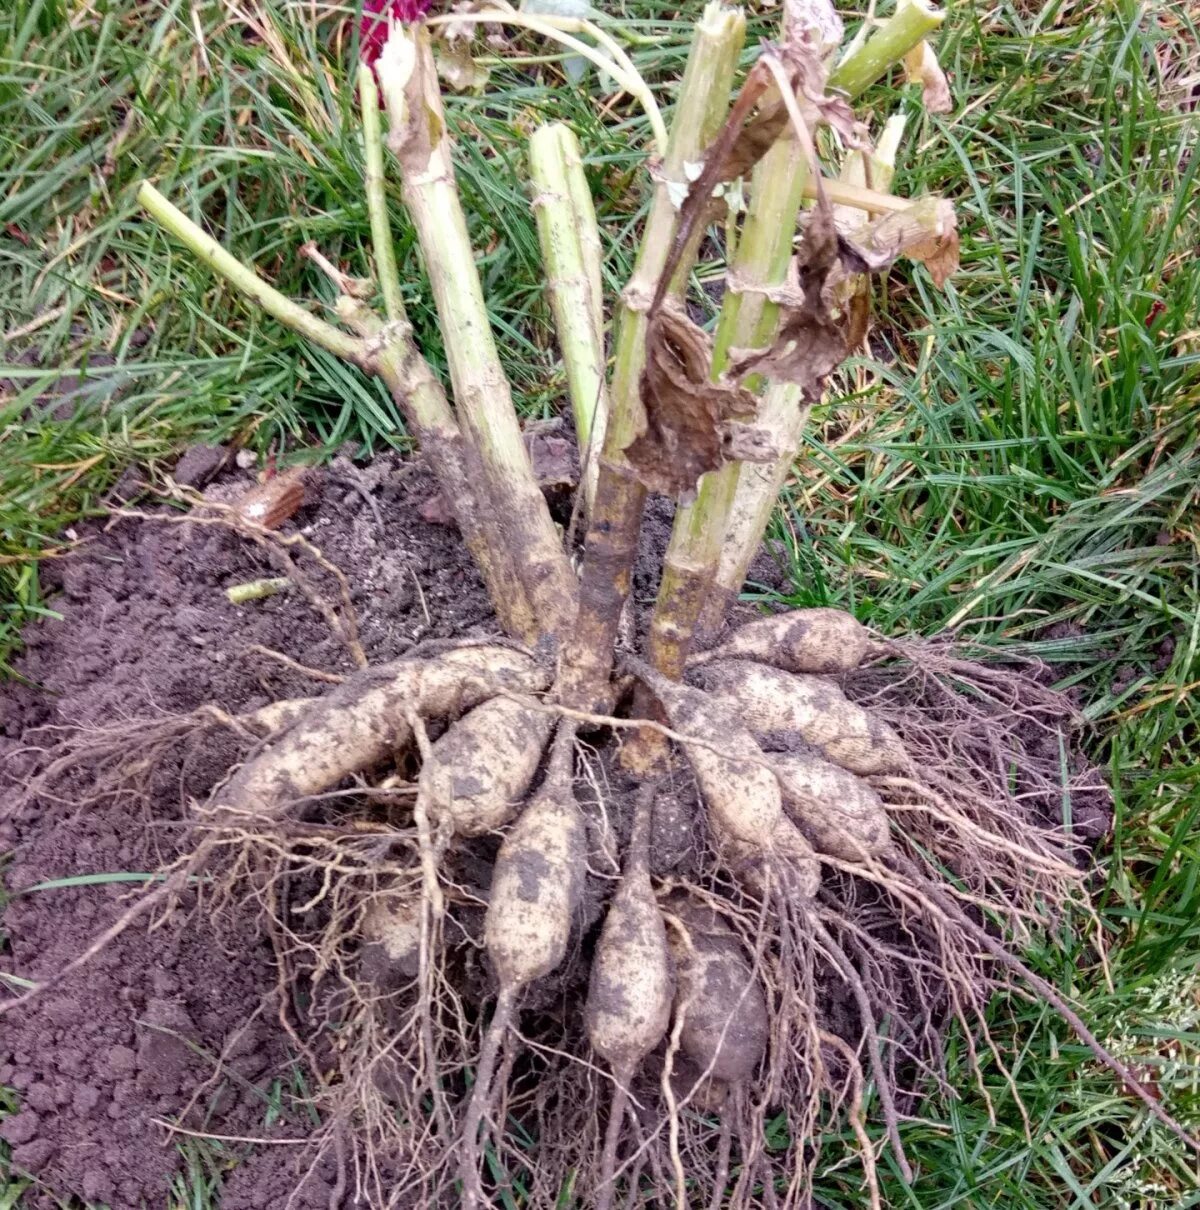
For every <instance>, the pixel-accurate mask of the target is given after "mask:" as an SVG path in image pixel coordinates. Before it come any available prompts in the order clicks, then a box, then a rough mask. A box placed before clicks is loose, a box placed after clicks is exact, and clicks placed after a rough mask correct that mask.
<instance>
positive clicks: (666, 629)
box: [647, 139, 811, 734]
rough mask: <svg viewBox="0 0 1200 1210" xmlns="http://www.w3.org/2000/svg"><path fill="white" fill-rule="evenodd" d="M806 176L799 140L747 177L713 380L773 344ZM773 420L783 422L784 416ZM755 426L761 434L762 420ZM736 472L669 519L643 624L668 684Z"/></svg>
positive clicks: (710, 577)
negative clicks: (748, 190)
mask: <svg viewBox="0 0 1200 1210" xmlns="http://www.w3.org/2000/svg"><path fill="white" fill-rule="evenodd" d="M810 175H811V172H810V163H809V150H808V148H807V147H805V146H804V145H803V144H802V143H801V141H800V140H798V139H781V140H780V141H779V142H777V143H776V144H775V145H774V146H773V147H772V148H771V149H770V151H768V152H767V154H766V155H765V156H763V158H762V160H760V161H759V163H758V165H757V167H756V168H755V170H754V176H753V179H752V189H753V193H752V196H751V201H750V209H749V211H748V213H747V215H746V221H745V224H744V226H743V229H742V235H741V239H740V241H739V243H738V250H737V254H736V256H735V258H734V261H733V264H732V265H731V266H730V270H729V275H728V280H727V284H726V292H725V298H724V301H723V303H722V306H721V315H720V319H719V320H718V322H717V332H716V338H715V340H714V342H713V366H712V372H713V377H714V378H716V377H718V376H719V375H720V374H721V372H722V371H723V370H724V369H725V365H726V362H727V360H728V357H729V350H730V349H731V348H746V347H752V348H759V347H762V346H764V345H767V344H770V342H771V341H772V339H773V338H774V335H775V332H776V330H777V328H778V326H779V307H778V305H777V304H776V303H774V302H772V301H771V300H770V298H769V297H768V293H769V292H770V291H771V290H773V289H775V288H777V287H780V286H782V285H783V284H784V282H785V281H786V279H787V269H788V263H789V262H790V260H791V256H792V236H793V233H794V232H795V229H796V221H797V217H798V212H799V209H800V205H801V201H802V199H803V196H804V188H805V185H806V184H807V183H808V179H809V176H810ZM793 398H794V397H793ZM779 402H780V403H782V402H783V399H782V397H781V399H780V400H779ZM797 403H798V399H797ZM773 419H774V420H775V421H776V423H782V424H785V425H786V423H787V418H786V417H783V416H778V417H773ZM759 425H760V427H765V426H764V425H763V422H762V419H761V418H760V420H759ZM768 431H771V432H774V431H775V430H774V429H770V430H768ZM740 466H741V464H740V463H736V462H732V463H729V464H728V465H727V466H724V467H722V468H721V469H720V470H719V471H714V472H712V473H710V474H708V475H705V476H704V477H703V478H702V479H701V480H700V484H699V488H698V490H697V494H696V499H695V500H694V501H693V502H692V503H691V504H687V505H683V506H681V507H680V508H679V510H678V511H677V512H676V514H675V525H674V528H673V529H672V531H671V542H670V545H669V547H668V548H667V556H666V560H665V563H664V565H663V578H662V585H661V587H660V589H659V594H658V601H657V602H656V604H655V609H654V617H653V619H652V621H651V624H650V660H651V663H653V665H654V666H655V668H657V669H658V670H659V671H660V672H662V673H663V674H664V675H665V676H669V677H671V678H672V679H673V680H676V679H678V678H679V677H681V676H682V675H683V669H684V665H685V664H686V662H687V657H688V653H689V651H690V650H691V646H692V640H693V638H694V636H695V631H696V626H697V623H698V622H699V620H700V616H701V613H702V612H703V610H704V608H705V605H706V603H707V601H708V599H709V597H710V596H711V594H712V586H713V583H714V581H715V580H716V577H717V570H718V566H719V563H720V558H721V548H722V545H723V543H724V540H725V532H726V528H727V524H728V519H729V513H730V510H731V509H732V507H733V500H734V494H735V492H736V490H737V484H738V477H739V470H740ZM647 734H649V733H647Z"/></svg>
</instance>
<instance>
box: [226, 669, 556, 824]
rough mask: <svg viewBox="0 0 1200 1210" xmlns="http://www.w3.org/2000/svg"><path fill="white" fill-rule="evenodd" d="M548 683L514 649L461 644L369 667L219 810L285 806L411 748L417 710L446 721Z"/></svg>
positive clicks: (239, 780) (242, 781) (314, 711)
mask: <svg viewBox="0 0 1200 1210" xmlns="http://www.w3.org/2000/svg"><path fill="white" fill-rule="evenodd" d="M548 682H549V677H548V675H547V673H546V671H545V669H544V668H542V667H541V666H540V665H538V664H536V663H534V661H533V660H532V659H530V657H529V656H527V655H523V654H521V653H520V652H518V651H513V650H511V649H510V648H507V647H490V646H480V647H460V648H455V649H453V650H451V651H448V652H446V653H444V654H443V655H440V656H438V657H437V658H436V659H427V660H397V661H395V662H394V663H391V664H383V665H380V666H379V667H377V668H366V669H363V670H362V671H361V672H359V673H356V674H355V675H354V676H352V677H350V678H349V679H347V680H346V681H344V682H343V683H342V684H340V685H339V686H338V687H337V688H336V689H334V690H333V691H332V692H331V693H329V694H328V695H327V696H325V697H323V698H321V699H319V700H318V701H315V702H314V703H313V705H312V707H311V709H309V710H308V711H307V712H306V713H305V715H304V716H303V718H302V720H301V721H299V722H298V723H296V724H295V725H293V726H292V727H290V728H289V729H288V730H287V731H285V732H284V733H283V734H282V735H281V736H280V737H279V738H278V739H277V740H276V741H275V742H274V743H273V744H271V745H270V746H269V747H268V748H267V749H266V750H265V751H264V752H262V753H261V754H260V755H259V756H257V757H255V758H254V759H253V760H251V761H250V762H249V763H248V764H246V765H245V766H243V768H241V769H240V770H239V771H238V772H237V774H235V776H234V777H233V778H231V779H230V781H229V782H228V783H227V784H226V785H225V786H224V787H223V788H222V789H221V790H219V791H218V792H217V795H216V797H215V811H217V812H230V813H239V814H241V813H247V814H255V815H258V814H262V815H269V814H272V813H277V812H281V811H284V810H286V809H287V808H288V807H289V806H291V805H292V804H293V803H294V802H295V801H296V800H298V799H301V798H306V797H308V796H310V795H314V794H320V793H321V792H322V791H324V790H328V789H329V788H330V787H332V786H336V785H337V784H338V782H340V781H341V780H342V779H343V778H346V777H349V776H350V775H351V774H353V773H358V772H361V771H362V770H364V769H368V768H370V767H371V766H373V765H377V764H380V763H381V762H382V761H384V760H386V759H387V758H389V757H391V756H393V755H394V754H395V753H396V751H397V750H402V749H403V748H404V747H406V746H407V744H408V743H409V742H410V741H411V739H412V734H411V729H410V727H409V725H408V723H407V721H406V716H407V714H408V712H409V711H411V710H415V711H416V712H417V713H418V714H419V715H422V716H423V717H426V718H445V717H447V716H449V715H453V714H458V713H460V712H461V711H463V710H467V709H470V708H471V707H472V706H475V705H478V704H479V703H480V702H482V701H485V700H487V699H488V698H490V697H494V696H495V694H496V693H497V692H499V691H500V690H502V689H503V690H511V691H513V692H524V693H530V692H537V691H538V690H541V689H544V688H545V687H546V685H547V684H548Z"/></svg>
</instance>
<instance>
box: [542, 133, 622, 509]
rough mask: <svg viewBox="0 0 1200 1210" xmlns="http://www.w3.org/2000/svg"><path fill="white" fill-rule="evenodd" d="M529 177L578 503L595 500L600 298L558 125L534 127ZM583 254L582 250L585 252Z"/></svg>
mask: <svg viewBox="0 0 1200 1210" xmlns="http://www.w3.org/2000/svg"><path fill="white" fill-rule="evenodd" d="M529 173H530V177H531V178H532V181H533V189H534V197H533V208H534V213H535V215H536V216H537V227H538V239H539V241H540V243H541V248H542V259H543V260H544V261H545V264H546V286H547V288H548V289H549V291H550V305H551V308H552V310H553V312H554V327H555V332H556V334H557V336H558V344H559V348H560V349H561V350H562V358H563V366H564V368H565V369H566V374H567V389H568V391H569V393H570V396H571V409H572V412H573V413H574V416H575V434H576V437H577V440H578V443H579V455H580V462H581V464H582V469H583V473H582V483H581V490H582V491H583V496H584V501H585V503H586V505H587V511H588V514H589V515H590V513H591V509H592V505H593V503H594V501H595V498H596V478H597V474H598V471H599V453H600V443H601V442H603V440H604V427H605V424H606V423H607V420H608V383H607V382H606V381H605V356H604V328H603V319H602V315H603V300H602V298H601V297H600V283H599V280H598V278H599V270H600V259H599V248H600V236H599V232H598V230H597V227H596V212H595V210H594V209H593V207H592V198H591V194H590V193H589V192H588V190H587V181H586V180H585V179H583V165H582V162H581V160H580V155H579V142H578V140H577V139H576V138H575V135H574V134H573V133H572V132H571V131H570V130H569V129H568V128H567V127H566V126H564V125H562V124H561V123H559V122H556V123H554V124H552V125H550V126H542V127H540V128H539V129H537V130H536V131H534V133H533V137H532V138H531V139H530V140H529ZM585 248H586V249H587V250H586V252H585Z"/></svg>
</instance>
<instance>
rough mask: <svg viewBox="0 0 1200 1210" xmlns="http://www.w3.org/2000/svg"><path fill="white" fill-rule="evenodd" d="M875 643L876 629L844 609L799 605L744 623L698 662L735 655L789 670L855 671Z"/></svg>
mask: <svg viewBox="0 0 1200 1210" xmlns="http://www.w3.org/2000/svg"><path fill="white" fill-rule="evenodd" d="M874 646H875V643H874V640H873V639H872V638H871V633H870V631H869V630H867V628H866V627H865V626H864V625H863V624H862V623H861V622H859V621H858V619H857V618H855V617H853V616H851V615H850V614H848V613H845V612H844V611H843V610H841V609H828V608H817V609H793V610H791V611H790V612H788V613H779V614H775V615H774V616H772V617H767V618H756V619H755V620H754V621H753V622H747V623H746V624H745V625H744V626H739V627H738V628H737V629H736V630H734V631H733V632H732V633H731V634H729V635H728V636H727V637H726V638H725V639H724V640H723V641H722V642H721V643H719V644H718V645H717V646H716V647H714V648H713V649H712V650H711V651H706V652H704V653H703V654H702V655H699V656H697V657H696V659H695V663H697V664H700V663H707V662H708V661H710V660H713V659H724V658H726V657H728V656H734V657H736V658H739V659H749V660H759V661H761V662H762V663H764V664H773V665H774V666H775V667H776V668H782V669H784V670H785V671H787V672H849V671H851V669H854V668H857V667H858V666H859V665H860V664H861V663H862V662H863V660H864V659H866V657H867V655H868V654H869V653H870V652H871V650H872V648H873V647H874Z"/></svg>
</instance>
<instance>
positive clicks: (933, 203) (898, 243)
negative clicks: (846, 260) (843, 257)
mask: <svg viewBox="0 0 1200 1210" xmlns="http://www.w3.org/2000/svg"><path fill="white" fill-rule="evenodd" d="M843 244H844V246H845V248H846V249H848V250H849V251H850V253H852V254H853V255H855V256H858V257H859V258H861V260H862V261H863V264H864V265H865V267H866V271H868V272H871V273H879V272H882V271H883V270H885V269H887V268H888V267H889V266H891V265H892V264H894V263H895V262H896V261H897V260H899V259H900V257H902V256H904V257H907V258H908V259H909V260H915V261H920V262H921V263H923V264H924V265H925V267H926V268H927V269H928V270H929V276H930V277H932V278H933V282H934V285H936V286H937V288H938V289H939V290H940V289H942V287H943V286H945V284H946V280H947V278H949V277H950V275H951V274H952V273H954V272H955V271H956V270H957V269H958V220H957V218H956V216H955V213H954V206H953V204H952V203H951V202H948V201H947V200H946V199H945V198H940V197H924V198H921V199H920V200H919V201H916V202H914V203H913V204H912V205H911V206H909V207H907V208H906V209H904V210H898V211H896V212H895V213H893V214H887V215H884V217H883V218H880V219H876V220H875V221H874V222H872V223H867V224H866V225H865V226H863V227H860V228H858V230H856V231H854V232H853V233H852V234H850V235H848V236H846V237H845V238H844V240H843Z"/></svg>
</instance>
